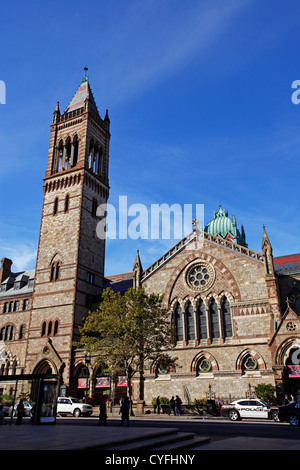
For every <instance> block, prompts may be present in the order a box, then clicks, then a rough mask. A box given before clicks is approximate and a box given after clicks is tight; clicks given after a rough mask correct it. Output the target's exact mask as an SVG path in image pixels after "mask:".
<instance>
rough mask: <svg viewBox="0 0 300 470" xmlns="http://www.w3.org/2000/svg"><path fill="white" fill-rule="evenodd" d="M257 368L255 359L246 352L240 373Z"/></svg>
mask: <svg viewBox="0 0 300 470" xmlns="http://www.w3.org/2000/svg"><path fill="white" fill-rule="evenodd" d="M258 369H259V365H258V361H257V359H256V358H255V357H254V356H252V355H251V354H248V355H247V356H246V357H245V358H244V360H243V362H242V374H246V373H249V372H253V371H256V370H258Z"/></svg>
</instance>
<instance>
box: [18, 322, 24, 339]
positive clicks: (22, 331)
mask: <svg viewBox="0 0 300 470" xmlns="http://www.w3.org/2000/svg"><path fill="white" fill-rule="evenodd" d="M24 338H25V325H21V326H20V331H19V339H24Z"/></svg>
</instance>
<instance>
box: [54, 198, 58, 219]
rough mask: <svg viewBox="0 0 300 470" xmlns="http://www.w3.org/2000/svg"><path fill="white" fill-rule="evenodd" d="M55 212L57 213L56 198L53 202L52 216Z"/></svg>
mask: <svg viewBox="0 0 300 470" xmlns="http://www.w3.org/2000/svg"><path fill="white" fill-rule="evenodd" d="M57 212H58V197H56V198H55V200H54V205H53V215H56V214H57Z"/></svg>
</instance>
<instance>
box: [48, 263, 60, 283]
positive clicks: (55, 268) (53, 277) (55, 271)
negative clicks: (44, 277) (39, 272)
mask: <svg viewBox="0 0 300 470" xmlns="http://www.w3.org/2000/svg"><path fill="white" fill-rule="evenodd" d="M60 267H61V264H60V261H57V262H56V263H52V264H51V272H50V281H57V279H59V276H60Z"/></svg>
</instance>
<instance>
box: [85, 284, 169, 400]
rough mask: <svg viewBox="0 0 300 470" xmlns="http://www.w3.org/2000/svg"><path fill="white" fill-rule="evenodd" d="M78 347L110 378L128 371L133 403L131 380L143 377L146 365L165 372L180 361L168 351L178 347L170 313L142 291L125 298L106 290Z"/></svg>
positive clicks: (158, 298)
mask: <svg viewBox="0 0 300 470" xmlns="http://www.w3.org/2000/svg"><path fill="white" fill-rule="evenodd" d="M80 333H81V339H80V341H79V342H78V343H76V346H77V347H79V348H84V349H85V350H87V351H89V352H90V354H91V355H94V356H96V363H97V364H98V365H100V366H101V367H102V368H103V370H104V371H105V372H106V373H108V374H109V375H113V374H117V373H119V372H120V371H125V373H126V378H127V391H128V395H129V398H130V399H131V379H132V377H133V376H134V375H135V374H136V373H137V372H140V373H142V371H143V369H144V364H145V363H148V364H149V366H150V367H151V366H152V365H153V363H155V364H159V365H160V366H161V367H163V368H167V367H172V366H175V364H176V360H177V358H174V357H172V356H171V355H170V354H169V352H168V350H170V349H172V348H173V347H174V345H175V342H174V340H175V335H174V329H173V326H172V323H171V322H170V317H169V312H168V310H167V309H164V308H162V298H161V296H159V295H157V294H147V293H146V292H145V290H144V289H143V288H137V289H129V290H128V291H127V292H125V294H124V295H121V294H120V293H119V292H117V293H115V292H113V291H112V290H111V289H105V290H104V291H103V294H102V299H101V302H100V305H99V308H98V309H97V310H96V311H94V312H89V314H88V316H87V317H86V318H85V320H84V323H83V327H82V328H81V329H80Z"/></svg>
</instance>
